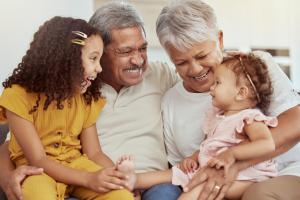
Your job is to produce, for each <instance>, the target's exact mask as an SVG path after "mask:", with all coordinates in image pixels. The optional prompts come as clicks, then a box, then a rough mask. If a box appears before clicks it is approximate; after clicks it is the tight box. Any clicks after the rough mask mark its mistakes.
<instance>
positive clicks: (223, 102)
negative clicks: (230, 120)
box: [210, 64, 239, 111]
mask: <svg viewBox="0 0 300 200" xmlns="http://www.w3.org/2000/svg"><path fill="white" fill-rule="evenodd" d="M214 74H215V82H214V84H213V85H212V86H211V87H210V91H211V96H212V103H213V105H214V106H215V107H218V108H219V109H221V110H223V111H228V110H231V109H233V108H235V102H236V97H237V95H238V92H239V87H238V86H237V84H236V81H237V77H236V75H235V73H234V72H233V71H232V70H231V69H229V68H228V67H226V66H224V65H223V64H221V65H220V66H218V67H217V68H216V69H215V73H214Z"/></svg>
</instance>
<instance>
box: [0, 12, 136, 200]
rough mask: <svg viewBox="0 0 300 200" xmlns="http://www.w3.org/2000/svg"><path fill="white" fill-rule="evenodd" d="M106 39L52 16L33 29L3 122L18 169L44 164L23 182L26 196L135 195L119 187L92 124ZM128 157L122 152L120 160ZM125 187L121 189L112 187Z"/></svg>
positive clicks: (122, 183) (7, 94)
mask: <svg viewBox="0 0 300 200" xmlns="http://www.w3.org/2000/svg"><path fill="white" fill-rule="evenodd" d="M102 53H103V41H102V39H101V37H100V34H99V33H98V31H97V30H96V29H95V28H93V27H91V26H90V25H89V24H88V23H86V22H85V21H84V20H80V19H72V18H64V17H54V18H52V19H51V20H49V21H47V22H46V23H45V24H44V25H42V26H41V27H40V28H39V30H38V31H37V32H36V33H35V35H34V38H33V41H32V43H31V44H30V48H29V50H28V51H27V53H26V55H25V56H24V57H23V59H22V61H21V63H20V64H19V65H18V67H17V68H16V69H15V70H14V72H13V74H12V75H11V76H10V77H9V78H8V79H7V80H6V81H5V82H4V83H3V86H4V88H5V89H4V91H3V94H2V96H1V98H0V120H1V121H5V120H7V121H8V123H9V126H10V131H11V133H12V138H11V140H10V143H9V151H10V158H11V160H12V161H13V162H14V164H15V165H16V166H20V165H33V166H38V167H41V168H43V169H44V173H43V174H42V175H36V176H30V177H28V178H26V179H25V181H24V182H23V184H22V190H23V196H24V199H25V200H26V199H30V200H34V199H38V200H40V199H53V200H54V199H64V197H65V196H68V195H69V194H71V195H72V196H75V197H77V198H79V199H133V196H132V194H131V193H130V192H129V191H127V190H125V189H122V188H124V187H126V186H127V175H126V174H125V173H123V172H121V171H118V170H117V168H119V169H122V162H120V164H119V165H118V166H113V163H112V161H111V160H110V159H109V158H108V157H107V156H106V155H105V154H104V153H103V152H102V151H101V148H100V145H99V140H98V137H97V133H96V128H95V122H96V120H97V118H98V115H99V113H100V111H101V109H102V108H103V106H104V104H105V101H104V100H103V99H102V98H101V94H100V90H99V89H100V84H101V81H100V78H99V77H98V76H97V74H98V73H100V72H101V70H102V69H101V66H100V64H99V63H100V57H101V56H102ZM123 160H126V157H125V158H123V159H122V161H123ZM115 189H122V190H115Z"/></svg>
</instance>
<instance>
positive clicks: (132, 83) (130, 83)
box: [126, 78, 143, 87]
mask: <svg viewBox="0 0 300 200" xmlns="http://www.w3.org/2000/svg"><path fill="white" fill-rule="evenodd" d="M142 80H143V78H140V79H135V80H130V81H127V84H126V86H127V87H130V86H134V85H138V84H139V83H141V82H142Z"/></svg>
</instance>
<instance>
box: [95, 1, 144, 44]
mask: <svg viewBox="0 0 300 200" xmlns="http://www.w3.org/2000/svg"><path fill="white" fill-rule="evenodd" d="M89 24H91V25H92V26H94V27H95V28H97V29H98V30H99V31H100V33H101V36H102V39H103V41H104V44H105V45H107V44H109V43H110V42H111V31H112V30H113V29H123V28H130V27H141V28H142V29H143V32H144V34H145V29H144V22H143V20H142V18H141V17H140V15H139V14H138V13H137V10H136V9H135V8H134V7H133V6H132V5H130V4H128V3H125V2H118V1H113V2H110V3H107V4H105V5H104V6H102V7H100V8H98V9H97V10H96V12H95V13H94V15H93V16H92V17H91V19H90V20H89Z"/></svg>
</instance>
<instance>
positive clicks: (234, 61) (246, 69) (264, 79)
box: [222, 53, 273, 114]
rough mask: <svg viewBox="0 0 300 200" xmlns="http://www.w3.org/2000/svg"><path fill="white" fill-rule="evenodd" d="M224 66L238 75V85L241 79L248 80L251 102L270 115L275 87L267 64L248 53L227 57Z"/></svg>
mask: <svg viewBox="0 0 300 200" xmlns="http://www.w3.org/2000/svg"><path fill="white" fill-rule="evenodd" d="M222 64H225V66H226V67H228V68H229V69H231V70H232V71H233V72H234V73H235V74H236V76H237V77H238V78H237V84H239V82H240V81H241V79H243V80H246V84H247V86H248V88H249V89H250V91H251V93H250V98H251V100H253V101H254V102H256V107H258V108H259V109H260V110H261V111H262V112H263V113H264V114H268V108H269V105H270V101H271V95H272V94H273V87H272V83H271V79H270V76H269V73H268V66H267V65H266V63H265V62H264V61H263V60H262V59H261V58H260V57H258V56H256V55H254V54H253V53H248V54H241V55H236V56H228V57H225V58H224V60H223V63H222ZM247 76H249V78H248V77H247ZM251 82H252V83H251Z"/></svg>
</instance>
